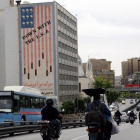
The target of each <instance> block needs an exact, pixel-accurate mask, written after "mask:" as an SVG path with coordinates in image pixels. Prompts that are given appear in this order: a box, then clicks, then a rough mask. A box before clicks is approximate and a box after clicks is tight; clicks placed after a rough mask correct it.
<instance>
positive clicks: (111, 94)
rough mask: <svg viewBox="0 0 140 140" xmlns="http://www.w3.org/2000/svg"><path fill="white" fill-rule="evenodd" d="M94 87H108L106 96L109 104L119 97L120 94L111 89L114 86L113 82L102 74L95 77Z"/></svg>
mask: <svg viewBox="0 0 140 140" xmlns="http://www.w3.org/2000/svg"><path fill="white" fill-rule="evenodd" d="M93 86H94V88H104V89H106V90H107V91H106V97H107V101H108V104H109V105H110V104H111V103H113V102H114V101H116V100H117V99H118V97H119V96H120V94H119V93H118V92H115V91H111V90H110V88H112V84H111V83H110V82H108V81H107V80H106V79H104V78H102V77H101V76H98V77H96V78H95V81H94V83H93Z"/></svg>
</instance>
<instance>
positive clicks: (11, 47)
mask: <svg viewBox="0 0 140 140" xmlns="http://www.w3.org/2000/svg"><path fill="white" fill-rule="evenodd" d="M17 21H18V9H17V7H10V8H5V63H6V65H5V67H6V86H12V85H19V84H20V83H19V39H18V22H17Z"/></svg>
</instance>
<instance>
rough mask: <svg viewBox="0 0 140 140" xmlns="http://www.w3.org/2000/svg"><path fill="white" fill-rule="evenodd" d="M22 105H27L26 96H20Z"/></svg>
mask: <svg viewBox="0 0 140 140" xmlns="http://www.w3.org/2000/svg"><path fill="white" fill-rule="evenodd" d="M20 107H25V96H20Z"/></svg>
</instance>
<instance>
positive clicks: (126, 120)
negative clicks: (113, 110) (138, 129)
mask: <svg viewBox="0 0 140 140" xmlns="http://www.w3.org/2000/svg"><path fill="white" fill-rule="evenodd" d="M121 114H122V116H121V121H122V122H126V123H128V122H129V116H128V115H127V113H126V112H121Z"/></svg>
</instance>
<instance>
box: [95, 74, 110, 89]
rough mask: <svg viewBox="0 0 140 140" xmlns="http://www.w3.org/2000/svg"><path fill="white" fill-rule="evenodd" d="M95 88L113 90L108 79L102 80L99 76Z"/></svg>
mask: <svg viewBox="0 0 140 140" xmlns="http://www.w3.org/2000/svg"><path fill="white" fill-rule="evenodd" d="M93 86H94V88H105V89H107V88H112V84H111V83H110V82H108V81H107V80H106V79H104V78H102V77H101V76H98V77H96V78H95V81H94V83H93Z"/></svg>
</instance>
